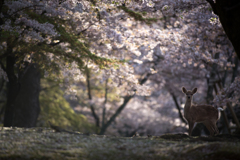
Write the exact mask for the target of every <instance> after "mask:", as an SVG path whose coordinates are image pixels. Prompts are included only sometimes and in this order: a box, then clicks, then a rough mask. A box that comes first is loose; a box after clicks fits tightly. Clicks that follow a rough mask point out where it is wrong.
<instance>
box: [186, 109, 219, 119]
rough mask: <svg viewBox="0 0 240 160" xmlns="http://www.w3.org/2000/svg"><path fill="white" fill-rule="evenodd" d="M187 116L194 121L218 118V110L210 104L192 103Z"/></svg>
mask: <svg viewBox="0 0 240 160" xmlns="http://www.w3.org/2000/svg"><path fill="white" fill-rule="evenodd" d="M188 118H190V119H191V120H194V121H195V122H204V121H209V120H218V110H217V109H216V108H214V107H213V106H211V105H192V106H191V108H190V109H189V113H188V114H187V116H186V119H188Z"/></svg>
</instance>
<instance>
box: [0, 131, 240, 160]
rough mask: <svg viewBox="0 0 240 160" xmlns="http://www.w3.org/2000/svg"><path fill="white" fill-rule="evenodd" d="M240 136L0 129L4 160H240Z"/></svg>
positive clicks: (1, 154)
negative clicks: (124, 135) (127, 135)
mask: <svg viewBox="0 0 240 160" xmlns="http://www.w3.org/2000/svg"><path fill="white" fill-rule="evenodd" d="M239 157H240V137H239V136H234V135H233V136H229V135H219V136H216V137H189V136H187V135H185V134H166V135H162V136H151V137H147V136H146V137H145V136H143V137H134V138H130V137H115V136H106V135H104V136H99V135H94V134H92V135H75V134H69V133H64V132H63V133H56V132H54V130H52V129H48V128H31V129H23V128H2V129H0V159H51V160H52V159H66V160H68V159H69V160H75V159H86V160H98V159H99V160H100V159H101V160H102V159H111V160H122V159H128V160H136V159H137V160H146V159H147V160H154V159H161V160H170V159H180V160H181V159H182V160H183V159H184V160H185V159H189V160H190V159H203V160H205V159H207V160H208V159H209V160H210V159H219V160H221V159H230V160H231V159H237V158H239Z"/></svg>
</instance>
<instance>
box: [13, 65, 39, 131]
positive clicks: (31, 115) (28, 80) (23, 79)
mask: <svg viewBox="0 0 240 160" xmlns="http://www.w3.org/2000/svg"><path fill="white" fill-rule="evenodd" d="M19 78H20V82H19V83H20V90H19V93H18V95H17V97H16V99H15V102H14V104H15V106H16V108H15V112H14V117H13V126H16V127H34V126H36V122H37V118H38V115H39V113H40V106H39V92H40V78H41V75H40V71H39V69H38V65H37V64H29V66H27V67H26V68H25V70H24V71H23V72H22V73H21V74H20V76H19Z"/></svg>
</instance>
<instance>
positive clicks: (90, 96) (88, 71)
mask: <svg viewBox="0 0 240 160" xmlns="http://www.w3.org/2000/svg"><path fill="white" fill-rule="evenodd" d="M86 77H87V90H88V99H89V100H90V101H91V100H92V94H91V85H90V70H89V68H87V67H86ZM90 109H91V112H92V115H93V118H94V119H95V122H96V126H97V127H99V126H100V125H99V117H98V115H97V114H96V112H95V109H94V106H93V105H92V104H91V105H90Z"/></svg>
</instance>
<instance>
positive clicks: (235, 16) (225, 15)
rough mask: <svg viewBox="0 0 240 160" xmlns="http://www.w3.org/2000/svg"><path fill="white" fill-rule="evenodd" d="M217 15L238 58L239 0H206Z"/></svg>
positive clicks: (239, 32) (239, 52)
mask: <svg viewBox="0 0 240 160" xmlns="http://www.w3.org/2000/svg"><path fill="white" fill-rule="evenodd" d="M206 1H207V2H208V3H209V4H210V5H211V7H212V9H213V12H214V13H215V14H216V15H218V17H219V19H220V22H221V24H222V27H223V29H224V31H225V33H226V34H227V36H228V38H229V40H230V41H231V43H232V45H233V47H234V49H235V51H236V53H237V56H238V59H240V45H239V42H240V29H239V28H240V18H239V15H240V1H239V0H216V1H215V2H216V3H214V2H213V0H206Z"/></svg>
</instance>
